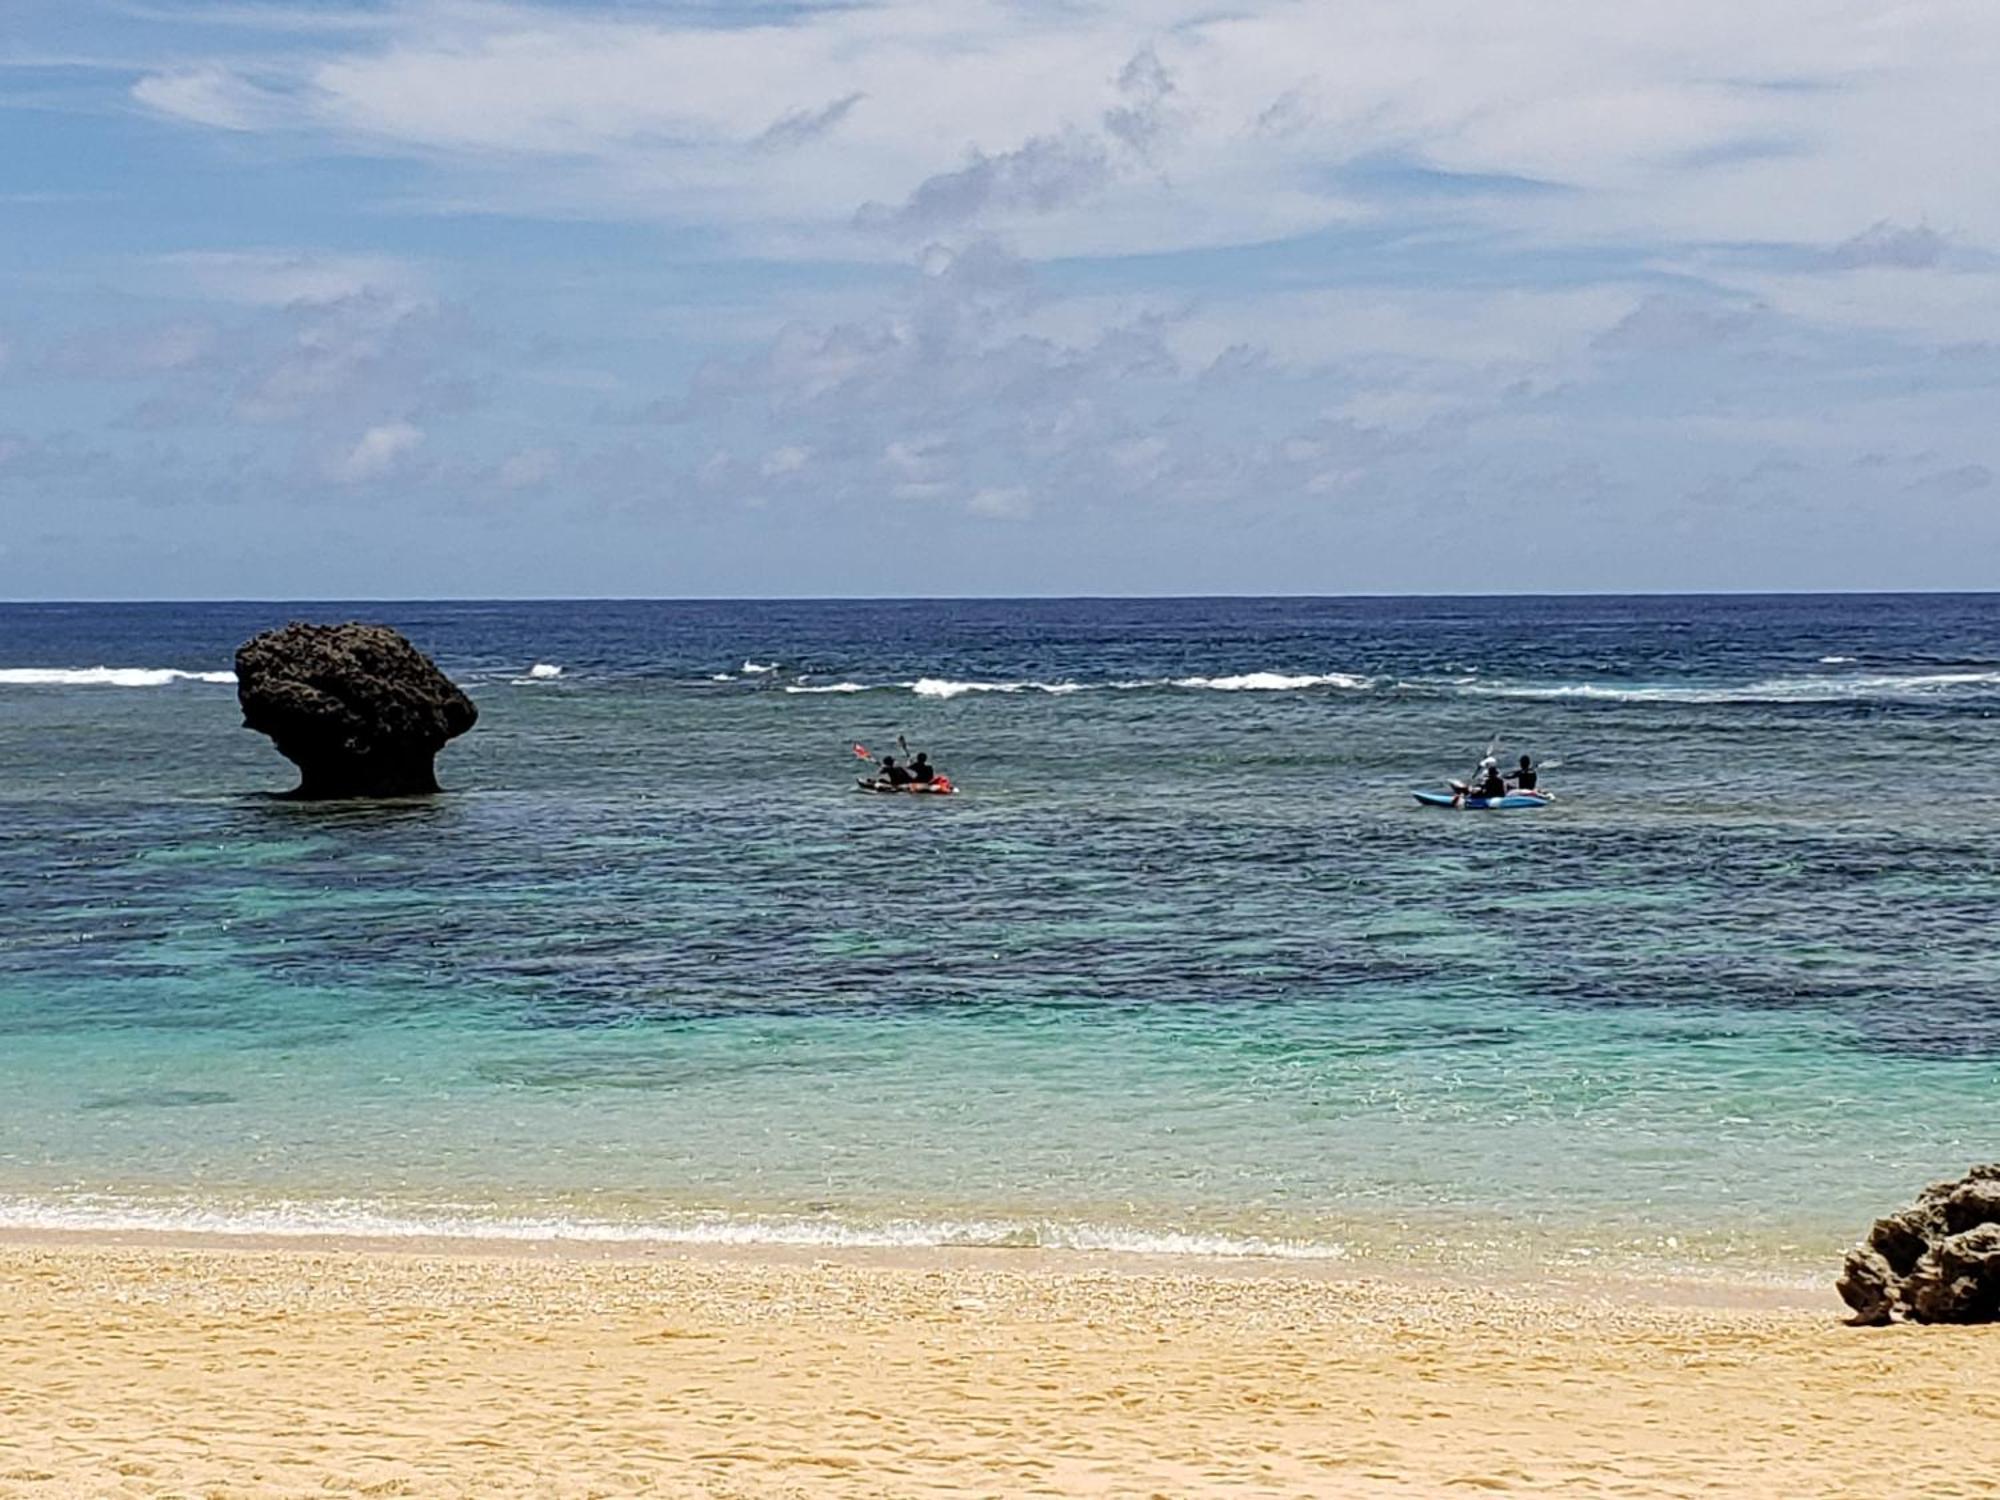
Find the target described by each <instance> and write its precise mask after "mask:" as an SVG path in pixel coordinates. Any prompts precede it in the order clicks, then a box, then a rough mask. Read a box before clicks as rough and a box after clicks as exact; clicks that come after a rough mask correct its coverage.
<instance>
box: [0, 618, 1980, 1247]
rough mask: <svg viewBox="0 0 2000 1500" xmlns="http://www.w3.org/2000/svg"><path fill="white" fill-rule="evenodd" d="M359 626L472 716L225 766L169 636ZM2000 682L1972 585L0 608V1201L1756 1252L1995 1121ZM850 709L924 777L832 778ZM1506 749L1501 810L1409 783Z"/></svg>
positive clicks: (407, 1221)
mask: <svg viewBox="0 0 2000 1500" xmlns="http://www.w3.org/2000/svg"><path fill="white" fill-rule="evenodd" d="M357 612H358V613H362V614H365V615H367V616H369V617H375V618H386V619H389V620H390V621H391V622H392V623H396V624H398V625H400V626H402V627H403V628H405V629H407V630H408V631H409V632H410V633H411V634H412V636H413V637H414V638H415V639H417V640H418V642H419V644H421V645H423V646H424V647H426V648H427V649H429V650H431V651H432V652H433V653H434V654H436V655H437V657H438V658H439V660H440V662H441V664H442V665H444V666H445V667H446V669H447V670H449V671H451V672H452V673H453V674H454V675H455V676H457V677H459V678H460V680H461V681H464V682H465V683H466V684H467V685H468V687H469V688H470V690H471V691H472V692H473V694H474V696H475V697H476V698H477V699H478V701H479V704H480V707H481V712H482V720H481V723H480V726H479V728H478V729H476V730H475V731H474V732H473V734H472V735H471V736H469V737H468V738H467V739H466V740H465V741H463V742H461V743H460V744H459V745H457V746H454V747H453V748H452V749H451V750H450V751H448V752H447V754H446V756H445V758H444V761H443V763H442V770H443V774H444V778H445V780H446V781H447V783H449V784H450V785H451V786H452V787H453V788H454V791H453V792H452V793H451V794H450V795H448V796H446V797H442V798H439V799H435V800H433V801H429V802H422V803H411V804H401V805H382V806H352V807H344V808H334V807H313V806H302V805H297V804H291V803H286V802H282V801H274V800H272V799H270V798H269V797H267V796H264V795H261V793H263V792H268V791H270V790H273V789H277V788H281V787H283V786H285V785H286V784H287V782H288V778H287V774H286V772H287V768H286V767H285V766H284V765H283V763H282V762H281V761H279V760H278V759H277V757H276V756H275V754H274V753H272V752H271V751H270V749H269V747H268V746H267V745H266V744H265V742H263V741H262V740H261V739H259V738H258V737H256V736H253V735H250V734H247V733H244V732H243V731H241V730H240V729H239V728H237V727H236V718H235V713H234V700H233V694H232V690H231V688H230V687H229V685H228V684H227V682H226V681H221V680H215V681H204V680H200V678H199V677H190V676H172V675H169V672H170V671H171V672H178V673H187V674H203V673H206V674H216V673H223V672H226V670H227V667H228V662H229V654H230V650H231V648H232V647H233V646H234V645H235V644H236V643H237V642H238V641H239V640H241V639H242V638H244V637H245V636H247V635H248V634H249V633H251V632H252V631H254V630H255V629H257V628H261V627H262V626H264V625H267V624H270V623H275V622H279V621H282V620H283V619H285V618H288V617H290V616H292V615H295V614H297V615H306V616H310V617H314V618H341V617H345V616H347V615H349V614H353V613H357ZM537 662H539V663H543V664H545V666H546V667H547V668H551V669H553V668H560V671H559V672H555V673H552V672H550V671H544V673H543V674H542V675H540V676H534V675H531V673H530V670H529V669H530V668H531V667H532V666H533V665H534V664H535V663H537ZM1996 663H2000V605H1996V603H1995V602H1994V601H1992V600H1990V599H1985V598H1966V599H1939V598H1905V599H1876V600H1853V599H1839V600H1764V601H1758V600H1636V601H1634V600H1626V601H1615V600H1597V601H1590V600H1581V601H1352V602H1332V601H1318V602H1315V601H1158V602H1150V603H1132V604H1113V603H1105V602H1094V603H1093V602H1088V601H1083V602H1071V603H1063V602H1044V603H1037V604H1002V603H990V604H970V605H968V604H956V605H945V604H937V605H914V604H905V605H896V606H870V605H861V604H851V605H819V606H810V605H741V604H739V605H726V604H713V605H639V604H631V605H381V606H369V607H365V608H361V609H358V610H357V609H354V608H343V607H337V606H315V607H285V606H256V605H231V606H192V607H190V606H147V607H129V608H124V609H107V608H104V607H74V608H52V607H39V608H36V607H21V606H16V607H5V608H0V763H4V765H5V766H6V767H7V770H8V776H7V779H6V785H5V787H4V789H0V813H4V819H5V827H4V831H0V856H4V860H0V899H4V902H5V906H4V910H5V917H4V923H0V1085H4V1088H0V1222H11V1223H14V1224H73V1225H74V1224H81V1225H88V1224H157V1225H162V1226H182V1227H198V1228H225V1229H226V1228H238V1229H252V1228H261V1229H288V1228H289V1229H319V1230H343V1229H347V1230H373V1231H378V1232H396V1233H401V1232H427V1231H428V1232H436V1231H441V1230H442V1231H448V1232H457V1233H485V1234H501V1233H527V1232H534V1233H567V1234H577V1235H596V1236H616V1237H627V1236H629V1237H647V1236H666V1237H682V1238H694V1239H749V1240H797V1241H810V1242H829V1243H835V1242H852V1243H933V1242H962V1243H1004V1244H1057V1245H1079V1246H1085V1247H1093V1246H1106V1247H1122V1248H1129V1249H1140V1250H1154V1251H1160V1252H1172V1251H1185V1250H1222V1249H1248V1250H1257V1251H1262V1252H1266V1253H1283V1254H1295V1255H1308V1256H1315V1257H1335V1256H1343V1255H1344V1256H1348V1257H1352V1258H1361V1259H1367V1260H1374V1259H1378V1258H1380V1259H1387V1260H1391V1261H1404V1260H1408V1261H1417V1262H1422V1263H1432V1262H1444V1263H1449V1264H1467V1263H1471V1264H1480V1265H1486V1264H1491V1265H1496V1266H1511V1265H1519V1264H1523V1263H1527V1262H1546V1261H1548V1260H1550V1259H1554V1260H1558V1261H1563V1262H1574V1261H1580V1260H1581V1261H1588V1262H1591V1263H1593V1264H1604V1263H1614V1264H1623V1265H1629V1266H1633V1267H1644V1268H1648V1269H1670V1268H1671V1269H1700V1268H1704V1267H1708V1268H1724V1269H1729V1270H1732V1271H1743V1270H1757V1271H1771V1272H1777V1273H1781V1274H1809V1273H1811V1272H1812V1271H1813V1270H1814V1269H1815V1268H1816V1267H1818V1266H1819V1265H1820V1264H1821V1263H1822V1262H1823V1261H1824V1259H1825V1258H1826V1257H1827V1256H1828V1255H1829V1254H1831V1253H1832V1252H1833V1251H1834V1250H1835V1249H1836V1248H1837V1247H1838V1245H1839V1244H1840V1243H1841V1241H1842V1240H1844V1239H1845V1238H1847V1237H1849V1236H1851V1235H1852V1234H1853V1233H1854V1232H1855V1231H1856V1230H1857V1229H1858V1228H1859V1227H1861V1225H1862V1224H1863V1223H1865V1221H1866V1219H1867V1218H1868V1217H1869V1215H1870V1214H1871V1213H1873V1212H1874V1211H1876V1210H1877V1209H1879V1208H1880V1207H1881V1206H1883V1205H1884V1204H1885V1203H1888V1202H1891V1201H1897V1200H1900V1199H1901V1198H1902V1197H1904V1196H1906V1195H1907V1193H1908V1191H1909V1190H1910V1189H1911V1188H1912V1187H1913V1186H1915V1185H1916V1184H1918V1183H1919V1182H1921V1181H1922V1180H1924V1179H1926V1178H1928V1177H1930V1176H1932V1175H1936V1174H1942V1173H1945V1172H1948V1171H1956V1170H1959V1169H1961V1168H1962V1167H1963V1166H1964V1165H1966V1164H1967V1163H1968V1162H1969V1161H1971V1160H1974V1159H1990V1158H1992V1157H1995V1156H2000V1139H1996V1135H2000V1132H1996V1129H1995V1126H1994V1123H1993V1122H1994V1120H1995V1118H1996V1116H1995V1112H1994V1103H1995V1100H1996V1085H2000V999H1996V996H2000V988H1996V984H1995V981H1996V978H2000V959H1996V957H1995V952H1994V944H1993V942H1992V937H1993V933H1994V931H1995V922H1994V918H1993V916H1992V913H1993V912H1994V911H1996V910H2000V857H1996V844H1995V840H1994V836H1993V830H1994V828H1995V815H1996V813H2000V792H1997V791H1996V789H1995V783H1994V781H1993V779H1992V777H1991V774H1990V767H1991V765H1992V752H1991V735H1992V731H1993V728H1994V723H1993V720H1994V716H1995V714H1996V712H2000V665H1996ZM99 667H108V668H112V669H115V670H113V671H112V672H109V673H99V672H94V671H92V670H91V669H94V668H99ZM765 667H769V668H770V670H755V669H758V668H765ZM119 683H124V684H126V685H118V684H119ZM898 732H904V733H908V734H909V735H910V736H911V737H912V739H913V740H919V739H920V740H921V742H922V743H925V744H927V745H929V746H930V747H931V748H932V749H933V751H934V753H935V754H936V755H937V756H938V758H939V759H940V761H941V762H942V763H943V764H944V765H945V766H946V768H947V769H948V770H950V771H951V772H952V774H953V775H954V776H955V777H956V778H957V779H958V780H959V782H960V783H961V785H962V786H963V787H964V788H965V794H964V795H963V796H962V797H960V798H957V799H953V800H952V801H949V802H938V803H916V802H904V801H890V800H888V799H877V798H867V797H861V796H857V795H854V794H853V792H852V791H851V784H852V779H853V774H854V771H855V768H856V763H855V762H854V761H853V759H852V757H851V754H850V752H849V751H848V748H847V747H848V745H849V744H850V743H851V742H853V741H855V740H864V741H867V742H869V743H872V744H874V745H876V746H877V747H883V746H886V745H888V744H889V743H890V742H891V741H892V740H893V738H894V736H895V735H896V734H897V733H898ZM1496 735H1497V736H1499V737H1501V738H1502V739H1504V741H1505V748H1506V749H1508V750H1509V751H1510V752H1511V751H1513V750H1516V749H1520V748H1526V749H1529V750H1532V751H1535V752H1537V753H1540V754H1542V755H1544V756H1545V757H1546V758H1549V759H1559V760H1560V762H1561V765H1560V766H1559V768H1558V769H1557V770H1555V771H1554V772H1553V773H1552V774H1551V775H1550V777H1549V781H1550V784H1551V785H1554V786H1555V787H1557V788H1558V790H1559V791H1560V792H1561V793H1562V800H1561V801H1560V802H1559V803H1558V804H1557V806H1556V807H1555V808H1552V809H1550V810H1549V811H1547V812H1544V813H1534V814H1527V815H1495V816H1489V817H1474V816H1468V815H1459V814H1451V813H1437V812H1426V811H1424V810H1421V809H1418V808H1417V807H1415V805H1414V804H1413V803H1412V802H1411V800H1410V799H1409V797H1408V792H1409V790H1410V788H1411V787H1413V786H1418V785H1428V784H1434V783H1435V781H1436V780H1437V778H1438V777H1439V776H1440V775H1442V774H1444V773H1446V772H1456V773H1459V774H1463V772H1464V771H1465V770H1466V769H1467V768H1468V767H1469V764H1470V761H1471V760H1472V759H1474V758H1476V756H1477V755H1478V753H1479V752H1480V751H1481V750H1482V749H1484V748H1485V745H1486V743H1487V741H1488V739H1489V737H1492V736H1496ZM1982 768H1984V769H1982Z"/></svg>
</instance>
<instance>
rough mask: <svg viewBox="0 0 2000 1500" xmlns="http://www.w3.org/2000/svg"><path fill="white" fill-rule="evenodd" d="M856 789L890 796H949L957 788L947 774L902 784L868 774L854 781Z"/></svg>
mask: <svg viewBox="0 0 2000 1500" xmlns="http://www.w3.org/2000/svg"><path fill="white" fill-rule="evenodd" d="M854 786H855V789H856V790H857V791H863V792H881V793H884V794H885V795H887V796H891V797H905V796H908V797H949V796H950V795H951V794H952V793H953V792H955V791H957V790H958V788H957V787H955V786H953V785H952V784H951V778H950V777H949V776H940V777H938V778H937V780H935V781H910V782H905V783H904V784H903V785H902V786H892V785H890V783H888V782H886V781H884V780H882V779H881V778H880V777H878V776H869V777H866V778H864V779H863V780H860V781H857V782H855V783H854Z"/></svg>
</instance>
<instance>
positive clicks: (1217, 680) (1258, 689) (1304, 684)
mask: <svg viewBox="0 0 2000 1500" xmlns="http://www.w3.org/2000/svg"><path fill="white" fill-rule="evenodd" d="M1156 685H1159V684H1154V683H1137V684H1134V686H1139V687H1152V686H1156ZM1373 685H1374V683H1373V679H1371V678H1367V677H1356V676H1354V675H1353V674H1352V673H1349V672H1314V673H1308V674H1303V675H1288V674H1286V673H1284V672H1243V673H1239V674H1238V675H1236V676H1234V677H1176V678H1174V679H1172V680H1171V681H1170V682H1168V683H1165V684H1164V686H1168V687H1177V688H1206V689H1208V690H1209V691H1211V692H1217V693H1294V692H1299V691H1301V690H1302V689H1305V688H1319V687H1330V688H1345V689H1347V690H1349V691H1351V692H1358V691H1360V690H1361V689H1363V688H1367V687H1372V686H1373Z"/></svg>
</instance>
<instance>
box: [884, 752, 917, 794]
mask: <svg viewBox="0 0 2000 1500" xmlns="http://www.w3.org/2000/svg"><path fill="white" fill-rule="evenodd" d="M879 779H880V780H883V781H886V782H888V783H889V785H890V786H908V785H909V784H910V773H909V772H908V771H906V770H904V769H903V768H902V767H901V766H899V765H897V764H896V757H895V756H893V755H885V756H883V757H882V775H881V777H880V778H879Z"/></svg>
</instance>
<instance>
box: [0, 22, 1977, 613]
mask: <svg viewBox="0 0 2000 1500" xmlns="http://www.w3.org/2000/svg"><path fill="white" fill-rule="evenodd" d="M1653 12H1658V13H1657V14H1654V13H1653ZM1996 65H2000V7H1995V6H1993V5H1991V4H1990V3H1987V0H1908V3H1900V4H1893V5H1892V4H1884V3H1882V0H1867V3H1860V0H1764V3H1761V4H1758V5H1754V6H1751V5H1744V4H1742V3H1741V0H1731V3H1728V4H1723V3H1719V0H1685V3H1682V4H1679V5H1676V6H1672V7H1666V6H1631V5H1619V4H1612V3H1608V0H1597V3H1582V0H1486V3H1477V4H1475V3H1471V0H1340V3H1334V0H1317V3H1310V4H1293V3H1282V4H1281V3H1273V0H1241V3H1238V4H1233V5H1231V6H1229V7H1216V6H1214V5H1213V4H1212V3H1205V4H1197V3H1187V0H1136V3H1127V4H1116V5H1110V4H1104V5H1100V4H1092V3H1088V0H1074V3H1051V4H1041V3H1009V4H980V3H964V4H958V3H939V0H884V3H879V4H865V3H862V4H760V3H755V0H738V3H724V0H710V3H706V4H675V3H647V0H614V3H606V4H598V5H584V4H572V3H560V4H559V3H550V0H543V3H520V4H487V3H481V0H399V3H375V4H355V3H342V0H220V3H216V4H212V5H211V4H206V3H200V0H195V3H179V0H175V3H168V0H150V3H147V0H4V9H3V10H0V597H11V598H76V597H82V598H99V597H208V596H246V595H247V596H265V597H269V596H289V597H298V596H322V597H325V596H354V595H376V596H398V595H404V596H407V595H486V594H496V595H507V594H529V595H604V594H619V595H684V594H704V595H770V594H884V593H1126V592H1149V593H1178V592H1266V591H1268V592H1329V593H1339V592H1400V591H1406V590H1422V591H1433V590H1444V591H1457V590H1467V591H1494V590H1597V589H1605V590H1620V589H1684V588H1695V589H1700V588H1718V589H1740V588H1856V587H1972V588H1979V587H1993V586H1995V585H1996V583H2000V578H1996V576H1995V565H1994V559H1995V558H2000V486H1996V482H1995V470H1996V469H2000V438H1996V436H1995V432H1996V427H2000V424H1996V423H1995V421H1994V408H1995V396H1996V393H2000V256H1996V253H1995V252H1996V249H2000V190H1997V189H2000V181H1996V177H2000V169H1996V167H1995V165H1994V164H1995V162H2000V110H1996V109H1995V108H1994V106H1993V104H1992V100H1991V87H1992V84H1991V80H1992V77H1993V75H1994V69H1995V67H1996Z"/></svg>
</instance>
